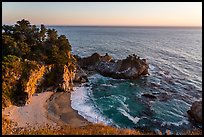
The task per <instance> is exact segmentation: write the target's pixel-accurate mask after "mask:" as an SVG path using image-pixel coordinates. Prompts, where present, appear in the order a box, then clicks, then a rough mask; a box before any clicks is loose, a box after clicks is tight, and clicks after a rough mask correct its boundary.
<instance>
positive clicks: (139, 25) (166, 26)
mask: <svg viewBox="0 0 204 137" xmlns="http://www.w3.org/2000/svg"><path fill="white" fill-rule="evenodd" d="M38 25H41V24H38ZM44 25H45V26H63V27H69V26H70V27H196V28H202V26H179V25H178V26H176V25H172V26H171V25H168V26H163V25H161V26H160V25H152V26H151V25H56V24H55V25H52V24H44Z"/></svg>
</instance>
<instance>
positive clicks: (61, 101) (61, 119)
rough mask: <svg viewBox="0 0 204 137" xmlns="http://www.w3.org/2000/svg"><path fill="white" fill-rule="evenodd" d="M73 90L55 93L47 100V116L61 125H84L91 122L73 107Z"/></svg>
mask: <svg viewBox="0 0 204 137" xmlns="http://www.w3.org/2000/svg"><path fill="white" fill-rule="evenodd" d="M70 97H71V92H57V93H54V94H53V95H52V96H50V98H49V99H48V100H47V101H46V102H47V103H46V110H47V111H46V112H47V118H48V119H50V120H52V121H55V122H56V123H57V124H59V125H70V126H72V127H82V126H86V125H89V124H91V122H89V121H88V120H86V119H85V118H84V117H82V116H81V115H79V114H78V112H77V111H76V110H74V109H73V108H72V107H71V99H70Z"/></svg>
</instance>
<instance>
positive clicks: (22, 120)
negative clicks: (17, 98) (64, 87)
mask: <svg viewBox="0 0 204 137" xmlns="http://www.w3.org/2000/svg"><path fill="white" fill-rule="evenodd" d="M70 96H71V93H70V92H52V91H47V92H43V93H35V94H34V95H33V96H32V97H31V102H30V104H27V105H25V106H22V107H17V106H10V107H8V108H5V109H4V110H2V118H3V117H4V118H7V119H9V120H11V121H12V122H14V123H16V126H15V127H13V128H21V129H22V128H23V129H40V128H41V127H44V126H47V125H49V126H50V127H52V128H54V129H58V128H59V127H60V126H71V127H83V126H86V125H89V124H90V123H91V122H89V121H87V120H86V119H85V118H83V117H82V116H80V115H79V114H78V113H77V111H76V110H74V109H73V108H72V107H71V100H70Z"/></svg>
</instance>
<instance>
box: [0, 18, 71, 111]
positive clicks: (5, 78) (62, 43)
mask: <svg viewBox="0 0 204 137" xmlns="http://www.w3.org/2000/svg"><path fill="white" fill-rule="evenodd" d="M70 52H71V45H70V43H69V41H68V39H67V38H66V36H64V35H60V36H58V34H57V31H56V30H55V29H47V28H45V26H44V25H43V24H42V25H41V26H40V28H38V27H36V25H31V24H30V22H29V21H28V20H25V19H22V20H21V21H17V22H16V24H15V25H13V26H12V25H11V26H9V25H3V26H2V58H3V60H2V74H3V75H2V106H3V108H5V107H7V106H9V105H11V104H15V105H19V104H25V103H26V100H27V99H28V98H29V96H30V95H32V94H33V93H34V92H35V91H36V89H37V88H38V87H37V85H39V84H38V83H39V82H42V83H46V85H47V86H49V85H52V84H53V83H54V82H53V81H54V80H55V79H56V77H58V75H54V74H58V73H53V72H52V71H49V70H50V69H52V70H55V71H56V72H60V71H63V69H64V66H67V69H68V71H69V72H71V71H74V69H75V65H74V64H75V60H74V58H73V56H72V55H71V53H70ZM46 72H50V73H46ZM45 75H46V77H48V78H46V79H44V81H42V77H43V76H45ZM55 83H56V81H55ZM42 85H43V84H42ZM41 87H42V86H41ZM19 101H20V102H19Z"/></svg>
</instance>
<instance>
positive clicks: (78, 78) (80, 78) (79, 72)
mask: <svg viewBox="0 0 204 137" xmlns="http://www.w3.org/2000/svg"><path fill="white" fill-rule="evenodd" d="M73 82H75V83H85V82H88V76H87V74H86V73H85V71H84V70H83V69H82V68H81V67H80V66H77V69H76V74H75V77H74V79H73Z"/></svg>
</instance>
